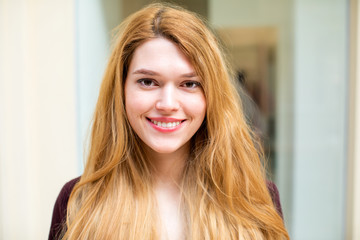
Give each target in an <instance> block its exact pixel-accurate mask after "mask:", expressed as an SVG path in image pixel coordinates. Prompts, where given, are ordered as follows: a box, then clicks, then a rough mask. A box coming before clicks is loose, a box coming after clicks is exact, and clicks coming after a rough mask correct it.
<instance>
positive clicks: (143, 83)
mask: <svg viewBox="0 0 360 240" xmlns="http://www.w3.org/2000/svg"><path fill="white" fill-rule="evenodd" d="M137 82H138V83H139V84H140V85H141V86H142V87H153V86H156V83H155V81H154V80H152V79H150V78H143V79H139V80H137Z"/></svg>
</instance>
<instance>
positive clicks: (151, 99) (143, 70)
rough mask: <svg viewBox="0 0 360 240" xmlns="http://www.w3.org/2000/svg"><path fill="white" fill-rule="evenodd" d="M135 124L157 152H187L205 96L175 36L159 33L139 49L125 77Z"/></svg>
mask: <svg viewBox="0 0 360 240" xmlns="http://www.w3.org/2000/svg"><path fill="white" fill-rule="evenodd" d="M125 107H126V114H127V117H128V119H129V122H130V125H131V126H132V128H133V129H134V131H135V132H136V134H137V135H138V136H139V137H140V139H141V140H142V141H143V142H144V143H145V144H146V145H147V146H148V147H149V148H150V149H151V150H152V151H155V152H157V153H173V152H176V151H179V150H184V151H188V150H189V143H190V139H191V137H192V136H193V135H194V134H195V133H196V131H197V130H198V129H199V127H200V126H201V124H202V122H203V120H204V117H205V112H206V101H205V96H204V92H203V89H202V87H201V84H200V79H199V77H198V76H197V75H196V73H195V71H194V68H193V67H192V65H191V64H190V62H189V61H188V59H187V58H186V57H185V55H184V54H183V53H182V52H181V51H180V50H179V48H178V47H177V46H176V45H175V44H174V43H172V42H171V41H169V40H167V39H164V38H155V39H151V40H148V41H146V42H145V43H143V44H142V45H140V46H139V47H138V48H137V49H136V50H135V52H134V54H133V57H132V60H131V62H130V66H129V69H128V75H127V77H126V81H125Z"/></svg>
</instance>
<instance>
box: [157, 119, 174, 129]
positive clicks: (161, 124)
mask: <svg viewBox="0 0 360 240" xmlns="http://www.w3.org/2000/svg"><path fill="white" fill-rule="evenodd" d="M151 122H152V123H153V124H155V125H157V126H159V127H163V128H173V127H176V126H177V125H179V124H180V121H178V122H158V121H155V120H151Z"/></svg>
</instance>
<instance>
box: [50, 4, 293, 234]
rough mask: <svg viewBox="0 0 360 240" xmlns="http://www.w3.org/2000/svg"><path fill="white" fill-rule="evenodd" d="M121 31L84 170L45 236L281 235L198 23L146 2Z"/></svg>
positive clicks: (227, 85)
mask: <svg viewBox="0 0 360 240" xmlns="http://www.w3.org/2000/svg"><path fill="white" fill-rule="evenodd" d="M119 32H120V33H119V35H118V37H117V42H116V43H115V47H114V49H113V52H112V55H111V57H110V60H109V64H108V66H107V69H106V73H105V76H104V79H103V83H102V86H101V90H100V94H99V99H98V103H97V106H96V111H95V115H94V121H93V125H92V134H91V143H90V151H89V156H88V161H87V163H86V166H85V170H84V173H83V175H82V176H81V178H80V179H74V180H72V181H70V182H69V183H67V184H66V185H65V186H64V188H63V189H62V191H61V193H60V195H59V197H58V199H57V202H56V204H55V208H54V213H53V221H52V226H51V230H50V236H49V239H57V238H59V237H60V238H62V239H289V237H288V234H287V232H286V229H285V227H284V224H283V220H282V217H281V209H280V204H279V201H278V195H277V194H278V193H277V190H276V187H275V186H274V185H273V184H269V183H267V182H266V180H265V174H264V170H263V169H262V165H261V162H260V157H261V153H259V151H258V150H257V148H256V147H255V146H254V142H253V138H252V135H251V132H250V130H249V127H248V126H247V125H246V122H245V119H244V116H243V114H242V109H241V107H240V101H239V98H238V95H237V92H236V89H235V87H234V85H233V84H232V83H231V81H230V79H232V76H231V75H229V72H228V67H227V64H226V62H225V61H224V57H223V56H222V53H221V51H220V49H219V43H218V41H217V39H216V38H215V37H214V35H213V34H212V33H211V32H210V31H209V30H208V28H207V27H206V26H205V25H204V23H203V21H201V20H200V19H199V18H198V17H197V16H195V15H194V14H192V13H190V12H188V11H186V10H184V9H181V8H179V7H174V6H168V5H163V4H152V5H149V6H148V7H146V8H144V9H142V10H140V11H139V12H137V13H135V14H133V15H132V16H130V17H129V18H128V19H127V20H126V21H125V22H124V23H123V24H122V25H121V27H120V31H119ZM273 202H274V203H275V205H274V203H273Z"/></svg>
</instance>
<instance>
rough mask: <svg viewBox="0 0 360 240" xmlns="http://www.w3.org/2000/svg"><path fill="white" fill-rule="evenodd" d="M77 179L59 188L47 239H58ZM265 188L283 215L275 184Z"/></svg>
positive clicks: (268, 184) (269, 184) (269, 183)
mask: <svg viewBox="0 0 360 240" xmlns="http://www.w3.org/2000/svg"><path fill="white" fill-rule="evenodd" d="M79 180H80V177H78V178H75V179H73V180H71V181H69V182H67V183H66V184H65V185H64V186H63V188H62V189H61V191H60V193H59V196H58V197H57V199H56V202H55V206H54V210H53V215H52V221H51V226H50V232H49V240H57V239H59V237H60V233H61V231H62V227H63V224H64V222H65V220H66V211H67V203H68V201H69V197H70V193H71V191H72V190H73V188H74V186H75V184H76V183H77V182H78V181H79ZM267 188H268V189H269V193H270V195H271V198H272V201H273V203H274V205H275V207H276V210H277V211H278V213H279V215H280V216H281V217H283V214H282V210H281V204H280V197H279V191H278V189H277V187H276V185H275V184H274V183H272V182H267Z"/></svg>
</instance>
